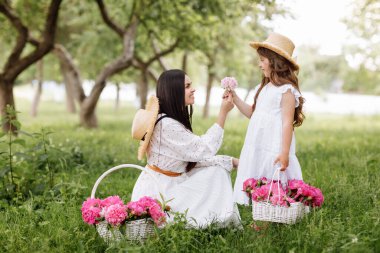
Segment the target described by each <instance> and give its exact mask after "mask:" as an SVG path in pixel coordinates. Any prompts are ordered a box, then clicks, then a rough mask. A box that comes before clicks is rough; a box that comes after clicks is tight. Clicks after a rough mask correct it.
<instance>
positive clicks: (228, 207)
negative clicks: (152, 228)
mask: <svg viewBox="0 0 380 253" xmlns="http://www.w3.org/2000/svg"><path fill="white" fill-rule="evenodd" d="M160 116H161V115H159V117H160ZM223 133H224V130H223V129H222V128H221V127H220V126H219V125H218V124H214V125H213V126H212V127H211V128H210V129H208V131H207V132H206V133H205V134H204V135H202V136H197V135H195V134H193V133H192V132H191V131H189V130H187V129H186V128H185V127H184V126H183V125H182V124H181V123H179V122H178V121H176V120H174V119H171V118H169V117H166V118H163V119H162V120H161V121H159V122H158V124H157V125H156V126H155V128H154V131H153V135H152V138H151V140H150V144H149V147H148V151H147V157H148V164H150V165H156V166H157V167H159V168H160V169H162V170H167V171H173V172H179V173H183V174H182V175H181V176H179V177H169V176H166V175H163V174H161V173H158V172H155V171H153V170H150V172H152V173H153V175H154V176H155V178H156V179H157V180H158V183H159V184H160V186H161V192H162V194H163V195H164V197H165V199H166V200H169V199H173V200H172V201H170V202H169V203H168V205H169V206H170V207H171V209H172V210H173V211H175V212H181V213H185V212H187V220H188V222H189V224H190V225H192V226H196V227H205V226H207V225H209V224H210V223H213V222H215V223H218V225H220V226H226V225H229V224H234V225H239V224H240V216H239V212H238V210H237V207H236V204H235V203H234V201H233V190H232V183H231V177H230V172H231V170H232V158H231V157H229V156H222V155H216V153H217V151H218V150H219V148H220V146H221V144H222V140H223ZM188 162H197V164H196V167H195V168H194V169H193V170H191V171H190V172H189V173H185V170H186V166H187V164H188ZM147 169H148V170H149V168H148V167H147ZM142 196H151V197H154V198H157V199H160V196H159V188H158V187H157V184H156V183H155V181H154V179H153V178H152V176H151V175H149V174H148V173H146V172H142V173H141V174H140V176H139V178H138V179H137V182H136V184H135V186H134V189H133V193H132V201H135V200H137V199H139V198H141V197H142Z"/></svg>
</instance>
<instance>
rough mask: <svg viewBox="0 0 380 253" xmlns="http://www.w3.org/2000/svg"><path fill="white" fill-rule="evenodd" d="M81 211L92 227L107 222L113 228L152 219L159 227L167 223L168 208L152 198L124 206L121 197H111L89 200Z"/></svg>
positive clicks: (85, 220)
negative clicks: (131, 221)
mask: <svg viewBox="0 0 380 253" xmlns="http://www.w3.org/2000/svg"><path fill="white" fill-rule="evenodd" d="M81 210H82V218H83V221H84V222H86V223H87V224H90V225H95V224H98V223H99V222H100V221H104V220H105V221H106V222H107V223H108V224H110V225H112V226H120V225H122V224H124V223H125V222H126V221H130V220H137V219H144V218H150V217H151V218H152V219H153V221H154V222H155V224H156V225H158V226H159V225H162V224H163V223H165V221H166V214H165V211H166V210H168V207H161V205H160V203H159V201H158V200H155V199H153V198H150V197H143V198H141V199H139V200H138V201H134V202H129V203H128V204H127V205H124V203H123V201H122V200H121V199H120V197H119V196H110V197H107V198H105V199H97V198H95V199H93V198H88V199H87V200H86V201H84V202H83V204H82V208H81Z"/></svg>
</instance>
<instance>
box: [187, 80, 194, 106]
mask: <svg viewBox="0 0 380 253" xmlns="http://www.w3.org/2000/svg"><path fill="white" fill-rule="evenodd" d="M191 85H192V83H191V79H190V77H188V76H187V75H185V106H188V105H193V104H194V92H195V89H194V88H193V86H191Z"/></svg>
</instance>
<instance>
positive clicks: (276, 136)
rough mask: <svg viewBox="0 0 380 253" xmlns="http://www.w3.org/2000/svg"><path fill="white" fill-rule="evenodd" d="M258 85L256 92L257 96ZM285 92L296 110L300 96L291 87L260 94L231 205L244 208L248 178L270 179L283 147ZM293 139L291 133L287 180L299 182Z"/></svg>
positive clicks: (269, 88)
mask: <svg viewBox="0 0 380 253" xmlns="http://www.w3.org/2000/svg"><path fill="white" fill-rule="evenodd" d="M259 87H260V85H258V86H257V87H256V88H255V92H254V94H256V92H257V90H258V88H259ZM288 90H290V91H291V93H292V94H293V95H294V97H295V100H296V106H295V107H298V105H299V97H300V96H301V94H300V93H299V92H298V90H297V89H295V88H294V87H293V86H292V85H291V84H285V85H282V86H275V85H273V84H271V83H268V84H267V85H266V86H264V88H263V89H262V90H261V92H260V95H259V97H258V99H257V101H256V108H255V111H254V113H253V114H252V116H251V119H250V121H249V125H248V129H247V135H246V137H245V141H244V146H243V149H242V151H241V154H240V161H239V167H238V172H237V177H236V181H235V186H234V201H235V202H236V203H239V204H245V205H247V204H248V203H249V199H248V197H247V195H246V193H245V192H243V191H242V190H243V182H244V181H245V180H246V179H248V178H255V179H258V178H261V177H266V178H268V179H271V178H272V176H273V173H274V171H275V169H276V167H275V166H274V165H273V163H274V161H275V159H276V157H277V156H278V155H279V154H280V153H281V147H282V113H281V99H282V95H283V94H284V93H286V92H287V91H288ZM295 141H296V140H295V136H294V132H293V137H292V142H291V145H290V151H289V166H288V168H287V169H286V177H287V179H302V172H301V166H300V164H299V162H298V159H297V157H296V154H295V152H296V147H295Z"/></svg>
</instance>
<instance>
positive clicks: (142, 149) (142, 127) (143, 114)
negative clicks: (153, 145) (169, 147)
mask: <svg viewBox="0 0 380 253" xmlns="http://www.w3.org/2000/svg"><path fill="white" fill-rule="evenodd" d="M159 109H160V105H159V103H158V98H157V97H156V96H151V97H150V98H149V99H148V101H147V102H146V106H145V109H140V110H138V111H137V112H136V115H135V117H134V118H133V123H132V138H133V139H136V140H140V146H139V150H138V154H137V158H138V159H139V160H142V159H143V158H144V155H145V153H146V149H147V148H148V145H149V142H150V138H151V137H152V134H153V130H154V125H155V123H156V120H157V115H158V111H159Z"/></svg>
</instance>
